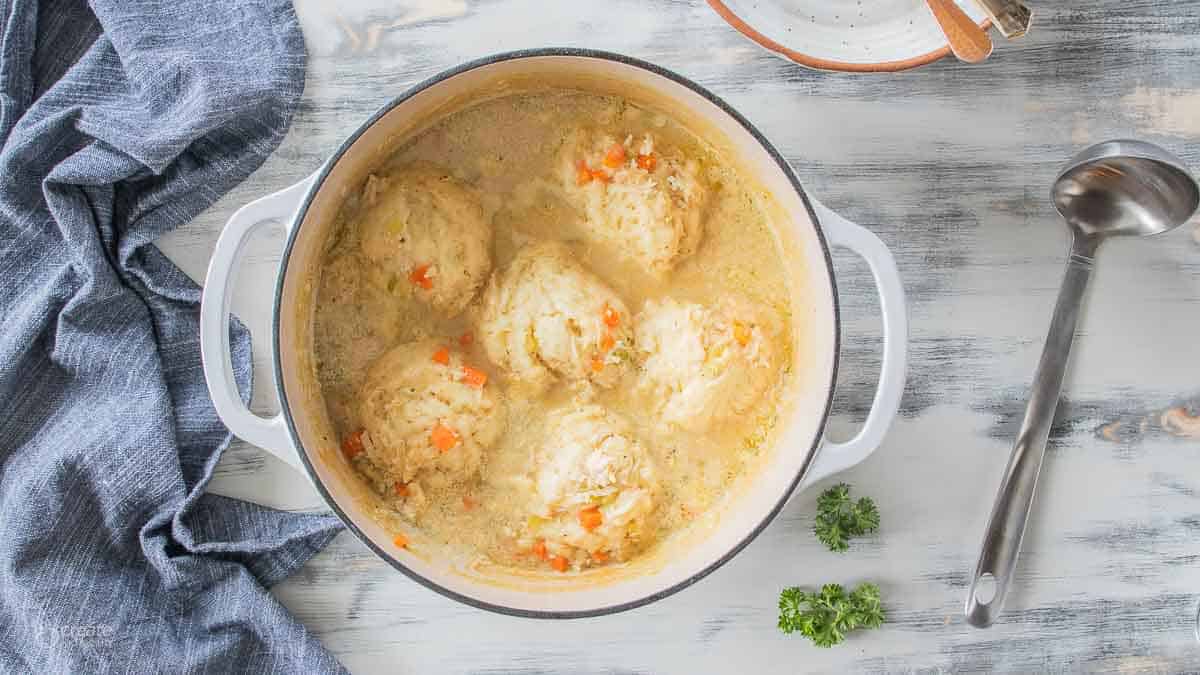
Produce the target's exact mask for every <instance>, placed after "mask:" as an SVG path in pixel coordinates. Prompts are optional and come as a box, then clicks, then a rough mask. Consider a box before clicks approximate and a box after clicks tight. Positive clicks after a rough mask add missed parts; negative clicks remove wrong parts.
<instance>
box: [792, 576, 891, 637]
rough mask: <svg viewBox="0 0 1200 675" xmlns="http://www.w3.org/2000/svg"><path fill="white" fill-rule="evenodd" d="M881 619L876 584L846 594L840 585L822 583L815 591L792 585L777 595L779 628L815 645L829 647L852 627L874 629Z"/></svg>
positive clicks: (881, 607) (881, 610) (865, 585)
mask: <svg viewBox="0 0 1200 675" xmlns="http://www.w3.org/2000/svg"><path fill="white" fill-rule="evenodd" d="M883 619H884V616H883V605H882V604H881V603H880V600H879V587H878V586H876V585H875V584H872V583H862V584H859V586H858V587H857V588H855V589H854V590H853V591H851V592H850V593H846V590H845V589H844V588H842V586H841V584H825V585H824V586H822V587H821V591H820V592H819V593H809V592H807V591H805V590H804V589H802V588H798V587H792V588H785V589H784V590H783V592H782V593H780V594H779V630H781V631H783V632H784V633H795V632H799V633H800V634H801V635H804V636H805V637H807V638H809V639H811V640H812V641H813V644H815V645H816V646H818V647H832V646H834V645H836V644H838V643H840V642H841V641H842V640H844V639H846V633H848V632H850V631H852V630H855V629H859V628H878V627H879V626H880V625H881V624H882V623H883Z"/></svg>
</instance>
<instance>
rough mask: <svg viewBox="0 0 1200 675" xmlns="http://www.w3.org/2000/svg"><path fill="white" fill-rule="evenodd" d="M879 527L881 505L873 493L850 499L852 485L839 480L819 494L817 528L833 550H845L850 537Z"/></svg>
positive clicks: (868, 532) (821, 537)
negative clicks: (879, 506) (872, 497)
mask: <svg viewBox="0 0 1200 675" xmlns="http://www.w3.org/2000/svg"><path fill="white" fill-rule="evenodd" d="M878 529H879V509H877V508H876V507H875V502H873V501H871V498H870V497H863V498H861V499H859V500H858V501H857V502H855V501H853V500H851V499H850V486H849V485H846V484H845V483H838V484H837V485H834V486H833V487H831V488H829V489H828V490H826V491H825V492H822V493H821V496H820V497H818V498H817V522H816V524H815V525H814V526H813V532H814V533H815V534H816V535H817V539H820V540H821V542H822V543H823V544H825V545H826V546H828V547H829V550H831V551H845V550H846V549H847V548H848V544H847V539H848V538H849V537H861V536H862V535H864V534H871V533H872V532H875V531H876V530H878Z"/></svg>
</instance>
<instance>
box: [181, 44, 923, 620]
mask: <svg viewBox="0 0 1200 675" xmlns="http://www.w3.org/2000/svg"><path fill="white" fill-rule="evenodd" d="M514 82H539V83H546V82H567V83H571V84H573V85H578V86H585V87H586V88H587V89H589V90H599V91H608V92H611V93H620V94H622V95H625V96H628V97H630V98H634V99H642V98H650V99H653V100H654V101H655V102H656V105H658V106H660V107H664V106H666V107H669V110H670V111H671V112H672V113H673V114H675V115H678V116H680V117H683V118H686V119H688V120H689V121H691V122H694V123H695V124H696V125H698V126H700V127H703V128H705V129H706V130H707V133H708V134H709V135H710V137H709V140H710V141H712V142H714V143H717V144H719V145H723V146H724V147H726V148H727V149H729V150H730V151H731V152H732V153H733V154H732V156H735V157H736V161H737V163H738V164H739V166H741V167H742V168H744V169H745V170H748V171H750V172H752V175H753V176H754V177H755V179H756V180H758V181H759V184H760V185H761V186H762V187H763V188H764V189H765V190H766V191H767V192H768V193H769V194H770V195H771V196H772V200H773V201H774V202H775V210H774V212H773V213H774V215H773V219H774V220H775V225H776V229H777V230H779V234H780V237H781V243H782V244H783V245H784V247H785V250H786V251H787V255H788V256H789V267H790V273H791V274H792V277H793V279H792V281H793V283H795V284H800V285H802V287H803V288H804V289H805V292H804V298H805V301H806V305H807V307H806V312H807V313H806V314H804V315H803V316H801V317H799V318H798V320H797V321H796V326H795V331H796V332H797V335H796V345H797V346H798V347H800V348H802V349H803V357H802V358H803V363H802V364H801V366H800V367H798V368H796V371H797V372H798V373H799V375H798V377H799V378H800V382H799V383H798V386H797V390H796V394H795V397H796V400H795V401H794V406H793V408H792V409H793V410H794V411H795V413H794V415H792V417H791V419H790V420H787V421H786V422H785V423H784V430H783V432H782V434H781V437H780V438H779V441H778V443H777V445H776V448H775V449H774V450H773V452H772V453H771V454H770V456H769V457H768V458H767V459H766V460H765V462H766V463H765V465H764V466H763V467H762V469H761V470H760V471H759V472H758V473H757V474H755V475H754V476H753V478H752V479H751V481H752V482H751V483H750V486H749V489H746V490H744V493H742V494H740V495H739V496H738V498H737V499H734V500H730V504H729V505H728V506H727V507H726V508H725V509H724V512H723V513H722V515H721V517H720V518H719V519H716V520H714V521H713V523H712V524H711V527H709V528H707V529H706V530H705V531H704V532H703V533H702V536H701V535H696V536H693V537H691V538H690V539H688V538H686V537H685V538H684V539H683V540H681V542H679V543H678V544H676V545H673V547H660V548H667V549H670V555H667V554H666V553H664V552H662V551H659V552H658V553H654V554H651V555H647V556H644V557H643V558H644V559H642V560H638V561H635V562H634V563H631V564H628V565H626V566H622V567H620V568H616V569H614V570H613V571H612V572H611V573H610V574H607V575H601V576H600V577H597V578H595V579H591V580H589V581H586V582H585V583H578V581H579V580H576V583H571V582H570V581H569V580H568V579H566V577H569V576H570V575H555V576H556V577H557V578H556V579H549V580H547V579H534V578H528V577H526V578H516V577H514V578H511V579H500V578H496V577H494V576H488V577H486V578H485V577H483V576H481V575H479V574H473V573H471V572H470V571H469V570H466V569H464V568H463V566H460V565H455V564H452V563H450V562H447V561H445V560H440V559H436V558H432V559H431V558H426V557H424V556H422V555H420V553H419V551H420V548H421V547H420V546H414V547H412V548H414V549H416V550H417V552H416V553H414V552H413V551H411V550H407V549H398V548H396V547H395V546H393V545H392V543H391V542H392V534H390V533H389V532H388V531H387V530H385V529H384V528H383V527H382V526H380V525H379V524H378V523H377V522H376V521H375V520H374V519H372V518H371V517H370V515H369V510H370V504H371V499H370V498H369V496H368V494H367V493H366V492H365V487H364V486H363V484H362V483H361V482H360V481H358V480H357V479H356V478H355V475H354V473H353V472H352V470H351V469H350V467H349V464H348V463H347V462H346V460H345V459H344V458H343V457H342V454H341V452H340V451H339V450H338V443H337V440H336V439H335V438H334V435H333V433H332V431H331V427H330V425H329V421H328V419H327V416H326V412H325V408H324V404H323V402H322V400H321V396H320V390H319V388H318V386H317V384H316V381H315V377H314V375H313V370H314V369H313V365H312V358H313V357H312V335H311V330H312V321H311V316H312V301H313V294H314V292H315V291H314V289H315V288H316V278H315V275H316V274H317V272H318V270H319V262H320V254H321V250H322V246H323V244H324V242H325V241H326V237H327V235H328V234H329V231H330V227H331V226H332V225H333V223H334V220H335V215H336V213H337V211H338V209H339V207H340V205H341V204H342V201H343V199H344V198H345V197H346V195H348V194H349V193H350V192H351V191H353V190H356V189H358V186H361V184H362V180H363V179H364V177H365V176H366V174H367V172H369V171H370V170H371V169H372V168H373V167H375V166H377V165H378V164H379V163H380V162H381V161H382V160H383V159H384V158H386V157H387V156H388V155H389V154H390V152H391V151H392V150H393V149H394V148H395V147H396V144H397V143H398V142H400V141H402V140H403V139H404V138H406V137H408V136H410V135H411V134H412V133H414V132H415V131H417V130H419V129H420V128H422V126H423V125H426V124H428V123H429V121H430V120H433V119H436V118H437V117H439V116H443V115H444V114H445V113H446V112H447V111H450V110H453V109H455V106H458V105H462V104H463V103H464V102H469V101H470V100H472V99H476V100H477V99H478V98H479V97H480V95H481V93H485V92H494V91H497V90H499V89H504V88H506V87H510V86H513V83H514ZM270 221H281V222H283V223H285V224H286V226H287V228H288V236H287V246H286V248H285V249H284V253H283V259H282V261H281V263H280V269H279V278H278V283H277V285H276V288H275V304H274V331H273V332H274V335H273V338H272V341H273V347H274V365H275V380H276V386H277V388H278V393H279V400H280V402H281V408H282V410H281V412H280V413H279V414H278V415H275V416H274V417H269V418H264V417H259V416H257V415H255V414H253V413H251V412H250V411H249V410H248V409H247V408H246V406H245V405H244V404H243V403H242V400H241V398H240V397H239V396H238V392H237V388H236V386H235V384H234V379H233V372H232V368H231V366H230V358H229V301H230V294H231V292H232V290H233V289H232V288H231V287H230V278H231V273H232V271H233V268H234V265H235V263H236V261H237V260H238V257H239V251H240V250H241V248H242V246H243V244H244V243H245V242H246V240H247V238H248V237H249V235H250V233H251V232H252V231H253V230H254V229H255V228H256V227H258V226H259V225H261V224H264V223H266V222H270ZM829 245H832V246H841V247H845V248H847V249H850V250H851V251H854V252H855V253H857V254H859V255H860V256H862V257H863V258H864V259H865V260H866V262H867V264H868V265H869V266H870V268H871V271H872V273H873V274H874V277H875V282H876V286H877V287H878V291H879V295H880V307H881V312H882V319H883V333H884V341H883V345H884V346H883V367H882V372H881V375H880V382H879V387H878V390H877V391H876V393H875V399H874V402H873V406H872V409H871V412H870V414H869V415H868V416H867V419H866V422H865V424H864V426H863V428H862V430H861V431H860V432H859V433H858V435H857V436H855V437H854V438H853V439H852V440H850V441H849V442H846V443H833V442H829V441H827V440H823V437H822V433H823V430H824V427H825V421H826V418H827V416H828V414H829V407H830V401H831V400H832V398H833V386H834V382H835V380H836V373H837V363H838V346H839V343H840V330H839V319H838V304H837V293H836V289H835V286H834V277H833V267H832V265H831V262H830V258H829V249H828V246H829ZM905 312H906V310H905V304H904V293H903V289H902V287H901V283H900V277H899V274H898V273H897V270H896V265H895V262H894V260H893V259H892V256H891V255H890V253H889V252H888V250H887V249H886V248H885V247H884V245H883V243H882V242H881V241H880V240H879V239H878V238H877V237H875V235H873V234H871V233H870V232H868V231H867V230H865V229H863V228H862V227H859V226H858V225H855V224H853V223H851V222H849V221H847V220H845V219H844V218H841V217H840V216H838V215H837V214H835V213H833V212H831V211H829V210H828V209H826V208H825V207H823V206H822V205H821V204H820V203H818V202H817V201H816V200H814V199H813V198H812V197H810V196H808V195H807V194H806V193H805V192H804V190H803V188H802V187H801V186H800V183H799V182H798V181H797V180H796V177H795V176H794V175H793V174H792V171H791V169H790V168H789V167H788V165H787V163H786V162H785V161H784V159H783V158H782V157H781V156H780V155H779V153H778V152H777V151H776V150H775V148H773V147H772V146H771V145H770V143H768V142H767V140H766V139H765V138H763V136H762V134H760V133H759V132H758V131H757V130H756V129H755V128H754V127H753V126H752V125H751V124H750V123H749V122H748V121H746V120H745V119H744V118H743V117H742V116H741V115H739V114H738V113H737V112H735V111H734V110H733V109H732V108H730V107H729V106H728V105H726V104H725V103H724V102H723V101H721V100H720V99H718V98H717V97H715V96H713V95H712V94H711V93H709V92H708V91H706V90H704V89H703V88H701V87H700V86H698V85H696V84H694V83H692V82H690V81H688V80H686V79H684V78H682V77H680V76H678V75H675V74H673V73H670V72H668V71H665V70H663V69H662V68H659V67H656V66H653V65H651V64H648V63H644V62H641V61H636V60H634V59H630V58H627V57H624V56H618V55H614V54H607V53H600V52H593V51H584V50H574V49H543V50H532V51H523V52H514V53H508V54H502V55H498V56H493V57H490V58H486V59H483V60H480V61H475V62H472V63H469V64H466V65H463V66H460V67H458V68H455V69H453V70H450V71H448V72H445V73H442V74H441V75H438V76H436V77H434V78H432V79H430V80H427V81H425V82H422V83H421V84H419V85H417V86H416V87H414V88H412V89H411V90H409V91H408V92H407V93H405V94H404V95H402V96H400V97H399V98H397V99H396V100H394V101H393V102H392V103H390V104H389V105H387V106H386V107H385V108H384V109H382V110H381V111H379V112H378V113H376V114H375V115H374V116H373V117H372V118H371V119H370V120H368V121H367V122H366V123H364V124H363V125H362V126H361V127H359V129H358V130H357V131H355V132H354V133H353V134H352V135H351V136H350V137H349V138H348V139H347V140H346V141H345V142H344V143H343V144H342V146H341V147H340V148H338V150H337V151H336V152H334V153H333V155H332V156H331V157H330V158H329V160H328V161H327V162H325V164H324V166H323V167H322V168H321V169H320V170H319V171H318V172H317V173H316V174H314V175H313V176H311V177H309V178H306V179H305V180H303V181H301V182H300V183H297V184H296V185H293V186H291V187H289V188H287V189H285V190H281V191H279V192H276V193H274V194H271V195H268V196H266V197H263V198H261V199H259V200H257V201H254V202H251V203H250V204H247V205H246V206H244V207H242V208H241V209H239V210H238V211H237V213H235V214H234V215H233V217H232V218H230V220H229V223H228V225H227V226H226V227H225V230H224V231H223V232H222V233H221V237H220V239H219V240H218V242H217V246H216V250H215V251H214V252H213V258H212V262H211V264H210V266H209V269H208V278H207V280H206V282H205V291H204V301H203V307H202V309H201V321H200V330H201V350H202V354H203V359H204V373H205V376H206V378H207V380H208V386H209V389H210V391H211V393H212V398H213V403H214V405H215V406H216V410H217V413H218V414H219V415H220V416H221V419H222V420H223V421H224V422H225V424H226V425H228V427H229V429H230V430H231V431H232V432H233V433H234V434H236V435H237V436H239V437H240V438H242V439H244V440H246V441H248V442H250V443H253V444H254V445H257V446H259V447H262V448H263V449H265V450H267V451H269V452H271V453H272V454H275V455H276V456H278V457H279V458H281V459H283V460H284V461H286V462H288V463H290V464H292V465H293V466H295V467H296V468H297V469H298V470H300V471H303V472H305V473H306V474H307V475H308V476H309V478H310V479H311V480H312V482H313V483H314V484H315V485H316V487H317V489H318V491H319V492H320V493H321V494H322V496H323V497H324V498H325V500H326V501H327V502H328V504H329V506H330V508H332V509H333V510H334V511H335V512H336V513H337V514H338V515H339V516H340V517H341V518H342V520H343V521H345V523H346V526H347V527H349V528H350V529H351V530H352V531H353V532H354V533H355V534H357V535H358V537H359V538H360V539H362V541H363V542H364V543H365V544H366V545H367V546H369V547H371V549H372V550H374V551H375V552H376V553H377V554H378V555H379V556H380V557H382V558H383V559H385V560H387V561H388V562H389V563H391V564H392V565H393V566H394V567H396V568H397V569H398V570H400V571H401V572H404V573H405V574H407V575H408V576H410V577H412V578H413V579H415V580H417V581H418V582H420V583H422V584H424V585H426V586H428V587H430V588H433V589H435V590H437V591H438V592H440V593H443V594H445V595H447V596H449V597H452V598H455V599H457V600H460V601H462V602H465V603H468V604H471V605H474V606H477V607H482V608H486V609H489V610H494V611H499V612H504V613H509V614H518V615H524V616H537V617H579V616H592V615H598V614H606V613H611V612H617V611H621V610H625V609H629V608H632V607H637V606H639V605H642V604H645V603H648V602H652V601H654V600H657V599H659V598H662V597H665V596H667V595H670V594H671V593H674V592H675V591H678V590H680V589H682V588H684V587H686V586H688V585H690V584H692V583H695V582H696V581H698V580H699V579H701V578H702V577H704V576H705V575H707V574H708V573H710V572H712V571H713V570H714V569H716V568H717V567H719V566H720V565H721V564H722V563H724V562H725V561H726V560H729V559H730V558H731V557H732V556H733V555H734V554H736V553H737V552H738V551H740V550H741V549H742V548H744V547H745V546H746V545H747V544H748V543H749V542H750V541H751V540H752V539H753V538H754V537H755V536H756V535H757V534H758V533H759V532H761V531H762V530H763V528H765V527H766V526H767V524H768V523H769V522H770V521H771V519H772V518H773V517H774V516H775V514H777V513H778V512H779V511H780V510H781V509H782V508H783V506H784V504H786V503H787V501H788V499H789V497H790V496H791V495H792V494H793V493H794V492H796V491H797V488H798V487H800V486H807V485H811V484H812V483H814V482H815V481H817V480H819V479H821V478H824V477H826V476H828V475H830V474H833V473H835V472H838V471H842V470H844V469H847V468H849V467H851V466H853V465H854V464H857V463H858V462H860V461H862V460H863V459H864V458H866V457H867V456H868V455H869V454H871V452H872V451H874V450H875V449H876V448H877V447H878V446H879V444H880V443H881V442H882V441H883V437H884V433H885V432H886V430H887V428H888V426H889V425H890V423H891V421H892V419H893V418H894V417H895V415H896V411H897V409H898V407H899V403H900V395H901V392H902V390H903V388H904V377H905V360H906V353H905V350H906V346H907V330H908V326H907V318H906V313H905ZM694 529H695V528H694ZM417 536H419V533H417Z"/></svg>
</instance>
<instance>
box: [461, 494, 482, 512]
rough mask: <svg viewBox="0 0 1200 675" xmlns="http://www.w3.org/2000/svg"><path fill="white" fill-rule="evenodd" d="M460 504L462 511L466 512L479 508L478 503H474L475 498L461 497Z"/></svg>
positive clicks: (469, 496)
mask: <svg viewBox="0 0 1200 675" xmlns="http://www.w3.org/2000/svg"><path fill="white" fill-rule="evenodd" d="M462 504H463V509H464V510H466V511H474V510H475V507H476V506H479V502H477V501H475V498H474V497H472V496H471V495H463V498H462Z"/></svg>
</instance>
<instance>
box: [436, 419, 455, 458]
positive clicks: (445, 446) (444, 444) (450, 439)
mask: <svg viewBox="0 0 1200 675" xmlns="http://www.w3.org/2000/svg"><path fill="white" fill-rule="evenodd" d="M429 440H430V442H432V443H433V447H435V448H437V449H438V450H441V451H442V452H446V451H447V450H449V449H450V448H453V447H454V446H456V445H458V434H457V433H456V432H455V431H454V430H453V429H451V428H450V427H448V426H446V425H444V424H442V423H441V422H438V423H437V424H435V425H434V426H433V431H430V432H429Z"/></svg>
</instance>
